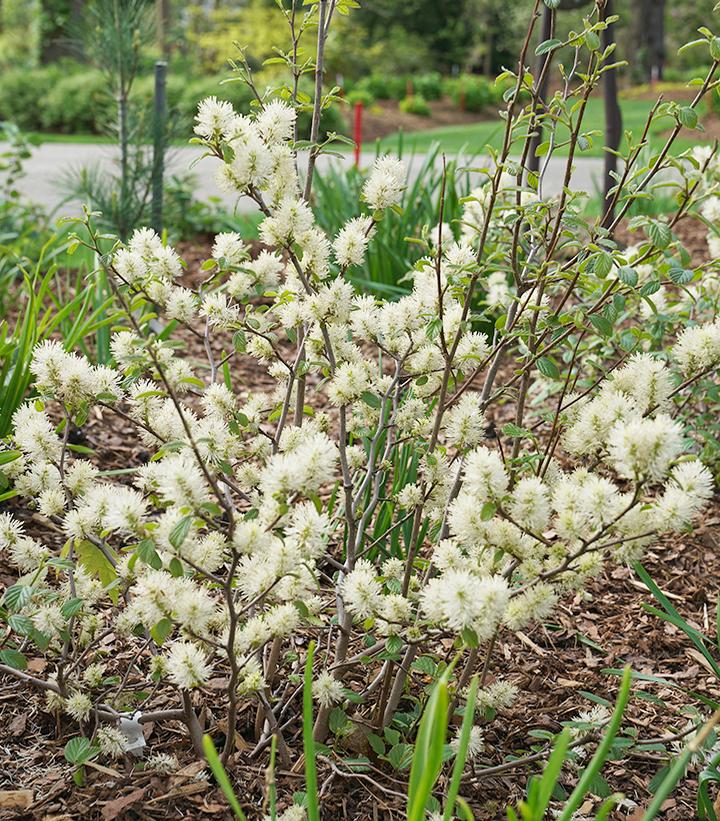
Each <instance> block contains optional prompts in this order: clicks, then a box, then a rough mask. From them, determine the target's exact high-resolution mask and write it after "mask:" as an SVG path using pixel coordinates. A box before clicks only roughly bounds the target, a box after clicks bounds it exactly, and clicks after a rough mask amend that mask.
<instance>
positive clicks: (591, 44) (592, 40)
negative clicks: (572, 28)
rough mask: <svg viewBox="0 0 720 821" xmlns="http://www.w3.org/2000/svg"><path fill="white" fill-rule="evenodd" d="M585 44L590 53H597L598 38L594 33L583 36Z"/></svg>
mask: <svg viewBox="0 0 720 821" xmlns="http://www.w3.org/2000/svg"><path fill="white" fill-rule="evenodd" d="M585 44H586V45H587V47H588V48H589V49H590V51H597V50H598V49H599V48H600V38H599V37H598V35H597V34H596V32H594V31H589V32H588V33H587V34H586V35H585Z"/></svg>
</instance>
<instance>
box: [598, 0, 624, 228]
mask: <svg viewBox="0 0 720 821" xmlns="http://www.w3.org/2000/svg"><path fill="white" fill-rule="evenodd" d="M612 5H613V0H606V2H605V6H604V8H603V11H602V14H603V17H604V18H607V17H610V16H611V15H612V13H613V8H612ZM614 29H615V25H614V23H611V24H610V25H609V26H608V27H607V28H606V29H605V31H604V32H603V33H602V44H603V48H607V47H608V46H609V45H610V44H611V43H612V42H613V35H614ZM603 97H604V101H605V146H606V151H605V168H604V171H603V198H604V205H603V212H604V213H605V219H604V220H603V226H604V227H607V226H609V225H610V223H611V222H612V220H613V213H612V209H610V208H609V206H610V202H611V200H612V197H611V196H610V189H611V188H612V186H613V185H614V184H615V182H616V180H615V179H614V177H613V174H614V173H615V172H616V171H617V156H616V155H615V154H614V153H612V152H611V151H610V150H607V149H612V151H617V149H618V148H619V146H620V138H621V136H622V112H621V111H620V103H619V102H618V88H617V69H612V71H606V72H605V73H604V74H603Z"/></svg>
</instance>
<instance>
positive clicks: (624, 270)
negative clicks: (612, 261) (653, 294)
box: [617, 265, 638, 288]
mask: <svg viewBox="0 0 720 821" xmlns="http://www.w3.org/2000/svg"><path fill="white" fill-rule="evenodd" d="M617 275H618V279H619V280H620V282H624V283H625V285H629V286H630V287H631V288H634V287H635V286H636V285H637V284H638V275H637V271H636V270H635V269H634V268H631V267H630V266H629V265H623V266H621V267H620V268H618V272H617Z"/></svg>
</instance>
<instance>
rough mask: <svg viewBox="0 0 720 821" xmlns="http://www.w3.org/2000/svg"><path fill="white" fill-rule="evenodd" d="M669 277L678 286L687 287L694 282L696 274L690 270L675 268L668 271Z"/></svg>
mask: <svg viewBox="0 0 720 821" xmlns="http://www.w3.org/2000/svg"><path fill="white" fill-rule="evenodd" d="M668 276H669V277H670V279H671V280H672V281H673V282H674V283H675V284H676V285H686V284H687V283H688V282H691V281H692V278H693V277H694V276H695V274H694V273H693V272H692V271H691V270H690V269H689V268H681V267H680V266H673V267H672V268H670V270H669V271H668Z"/></svg>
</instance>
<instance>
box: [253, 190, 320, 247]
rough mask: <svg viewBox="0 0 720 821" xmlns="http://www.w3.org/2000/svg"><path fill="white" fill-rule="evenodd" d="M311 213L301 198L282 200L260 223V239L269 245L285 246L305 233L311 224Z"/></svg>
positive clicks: (312, 220)
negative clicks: (270, 214)
mask: <svg viewBox="0 0 720 821" xmlns="http://www.w3.org/2000/svg"><path fill="white" fill-rule="evenodd" d="M313 222H314V219H313V214H312V211H311V210H310V208H309V207H308V206H307V204H306V203H304V202H303V201H302V200H299V199H294V198H288V199H285V200H283V201H282V202H281V203H280V205H279V206H278V208H277V209H276V210H275V212H274V213H273V215H272V216H270V217H266V218H265V219H264V220H263V222H262V223H261V225H260V240H261V241H262V242H263V243H264V244H265V245H269V246H274V245H279V246H285V245H289V244H291V243H292V242H294V241H295V240H296V239H297V238H298V237H301V236H303V234H306V233H307V232H308V231H309V230H310V229H311V228H312V226H313Z"/></svg>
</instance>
